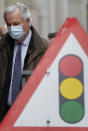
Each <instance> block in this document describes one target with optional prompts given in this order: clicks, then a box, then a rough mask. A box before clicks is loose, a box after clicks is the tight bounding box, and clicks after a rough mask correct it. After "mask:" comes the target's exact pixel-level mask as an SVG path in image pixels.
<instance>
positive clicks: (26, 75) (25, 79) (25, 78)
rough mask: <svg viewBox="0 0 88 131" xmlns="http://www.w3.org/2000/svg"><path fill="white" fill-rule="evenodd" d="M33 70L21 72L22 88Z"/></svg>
mask: <svg viewBox="0 0 88 131" xmlns="http://www.w3.org/2000/svg"><path fill="white" fill-rule="evenodd" d="M32 72H33V70H23V72H22V87H24V85H25V83H26V81H27V79H28V78H29V76H31V74H32Z"/></svg>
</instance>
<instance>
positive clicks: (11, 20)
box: [5, 8, 30, 32]
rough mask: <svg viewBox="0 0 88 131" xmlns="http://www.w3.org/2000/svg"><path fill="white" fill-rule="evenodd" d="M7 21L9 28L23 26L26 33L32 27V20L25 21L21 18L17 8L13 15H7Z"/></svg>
mask: <svg viewBox="0 0 88 131" xmlns="http://www.w3.org/2000/svg"><path fill="white" fill-rule="evenodd" d="M5 21H6V24H7V26H19V25H23V30H24V31H25V32H26V31H27V29H28V28H29V25H30V20H29V19H28V20H26V21H24V20H23V18H22V17H21V12H20V10H19V9H18V8H17V9H16V10H15V11H13V12H11V13H7V14H6V17H5Z"/></svg>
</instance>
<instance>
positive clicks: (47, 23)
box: [0, 0, 88, 38]
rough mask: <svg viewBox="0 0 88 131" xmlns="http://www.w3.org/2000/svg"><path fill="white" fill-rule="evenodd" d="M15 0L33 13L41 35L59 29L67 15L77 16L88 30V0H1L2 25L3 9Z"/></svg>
mask: <svg viewBox="0 0 88 131" xmlns="http://www.w3.org/2000/svg"><path fill="white" fill-rule="evenodd" d="M15 2H22V3H24V4H26V5H27V6H28V7H29V9H30V11H31V13H32V24H33V25H34V26H35V27H36V29H37V30H38V32H39V33H40V35H41V36H43V37H45V38H47V35H48V33H49V32H55V31H58V30H59V29H60V28H61V26H62V24H63V23H64V21H65V19H66V18H67V17H76V18H77V19H78V20H79V22H80V24H81V25H82V26H83V27H84V29H85V30H86V31H88V0H0V12H1V13H0V18H1V19H0V25H3V24H4V20H3V9H4V8H5V7H7V6H8V5H11V4H13V3H15Z"/></svg>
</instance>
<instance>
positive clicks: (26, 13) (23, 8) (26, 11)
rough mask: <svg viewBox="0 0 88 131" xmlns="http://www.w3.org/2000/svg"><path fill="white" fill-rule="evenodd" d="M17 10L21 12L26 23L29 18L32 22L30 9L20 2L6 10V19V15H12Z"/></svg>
mask: <svg viewBox="0 0 88 131" xmlns="http://www.w3.org/2000/svg"><path fill="white" fill-rule="evenodd" d="M17 8H18V9H19V10H20V12H21V16H22V18H23V20H24V21H25V20H27V19H28V18H30V20H32V18H31V13H30V10H29V8H28V7H27V6H26V5H24V4H23V3H19V2H17V3H15V4H14V5H11V6H8V7H7V8H6V9H5V10H4V19H5V17H6V14H8V13H12V12H13V11H15V10H16V9H17ZM5 20H6V19H5Z"/></svg>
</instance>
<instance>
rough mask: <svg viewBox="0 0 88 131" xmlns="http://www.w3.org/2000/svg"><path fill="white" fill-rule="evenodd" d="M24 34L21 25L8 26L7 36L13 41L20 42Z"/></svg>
mask: <svg viewBox="0 0 88 131" xmlns="http://www.w3.org/2000/svg"><path fill="white" fill-rule="evenodd" d="M25 33H26V32H24V31H23V28H22V25H19V26H8V34H9V35H10V36H11V37H12V38H13V39H15V40H21V39H22V38H23V37H24V35H25Z"/></svg>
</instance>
